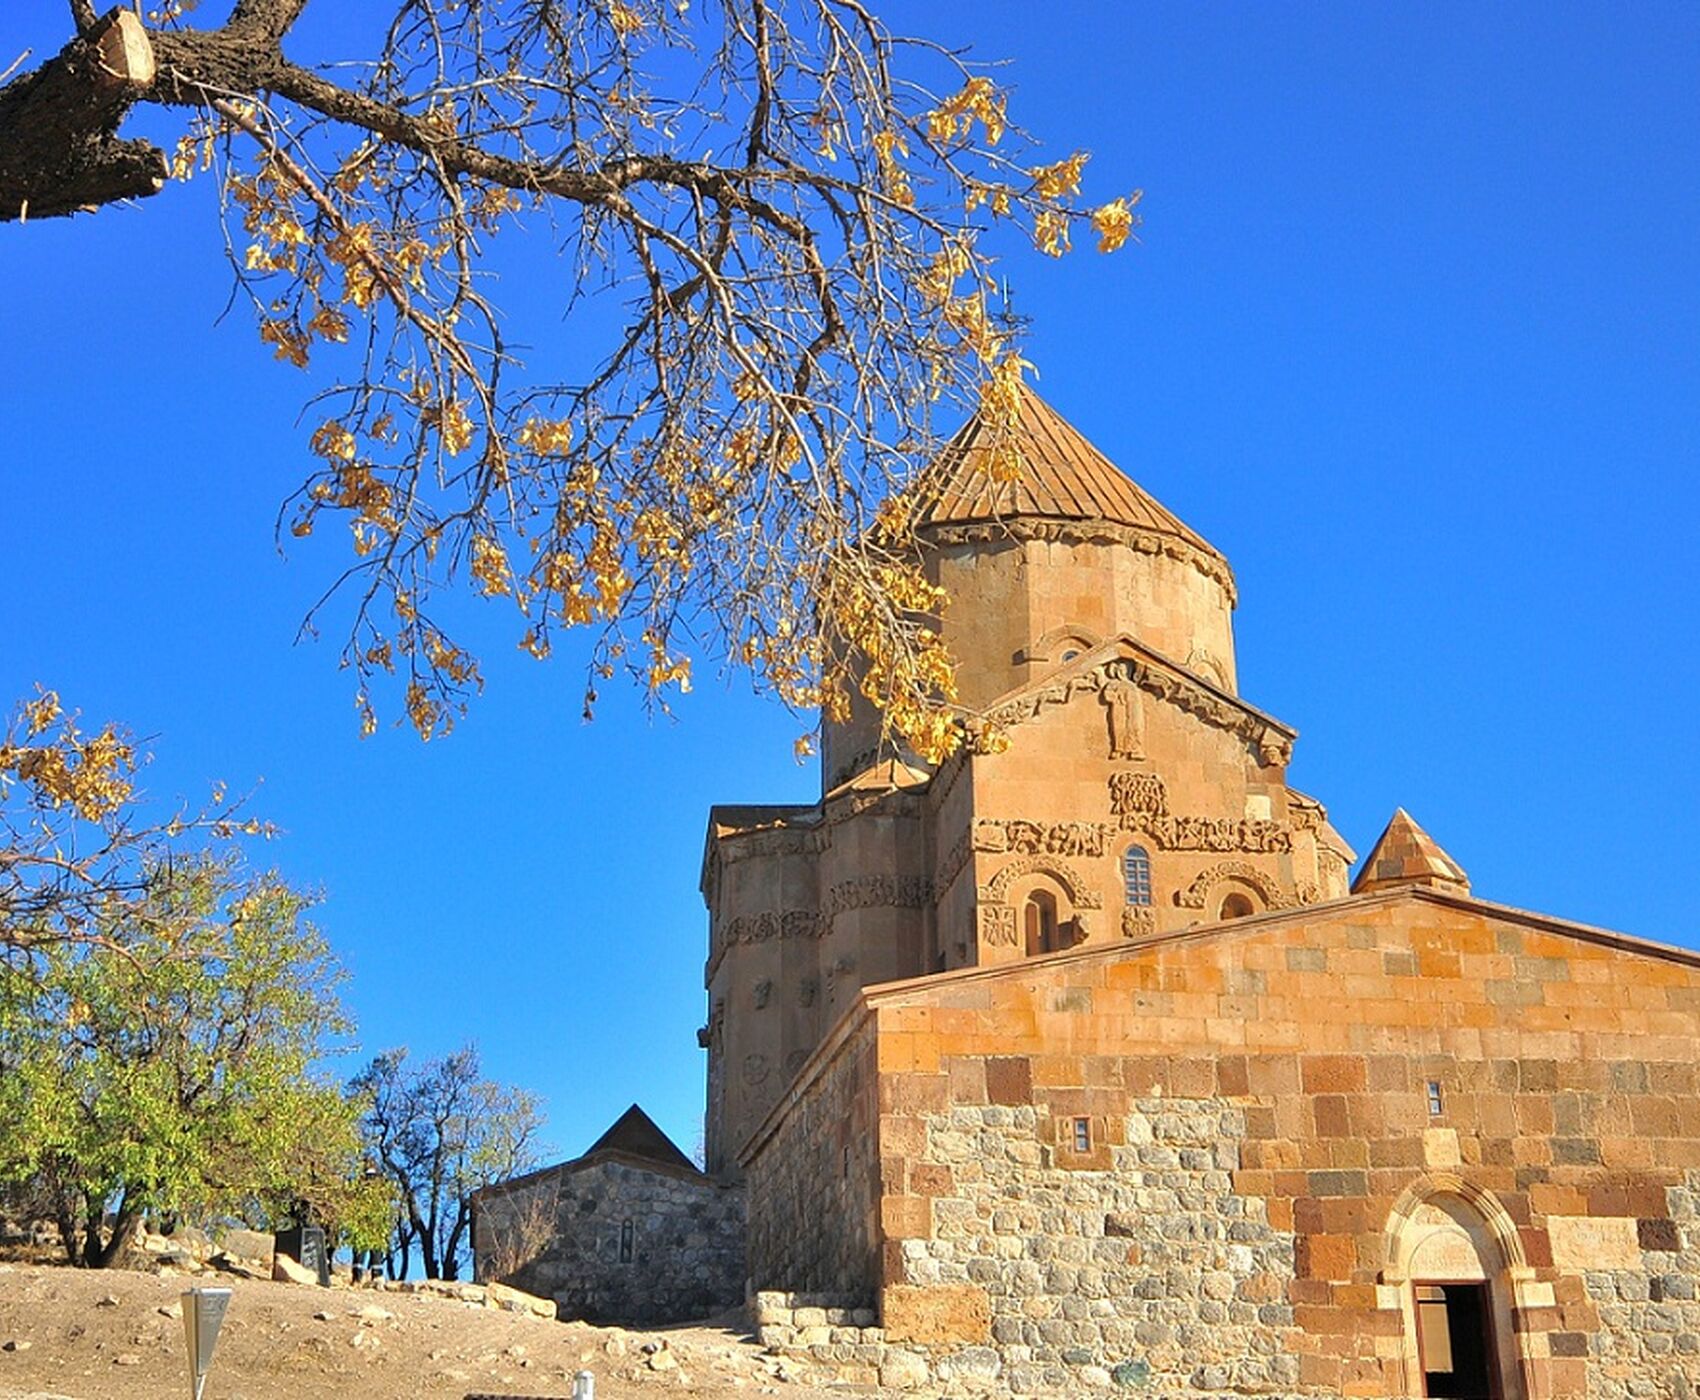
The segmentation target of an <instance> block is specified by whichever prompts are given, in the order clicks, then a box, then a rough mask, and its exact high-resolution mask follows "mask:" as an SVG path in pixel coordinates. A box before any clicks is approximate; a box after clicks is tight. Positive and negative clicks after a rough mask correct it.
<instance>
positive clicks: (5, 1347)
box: [0, 1337, 35, 1351]
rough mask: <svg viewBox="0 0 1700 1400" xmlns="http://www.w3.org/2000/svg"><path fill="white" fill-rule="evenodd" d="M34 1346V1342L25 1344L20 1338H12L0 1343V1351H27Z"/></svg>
mask: <svg viewBox="0 0 1700 1400" xmlns="http://www.w3.org/2000/svg"><path fill="white" fill-rule="evenodd" d="M34 1345H35V1343H34V1342H26V1341H25V1340H24V1339H23V1338H22V1337H13V1338H11V1339H10V1340H8V1341H4V1342H0V1351H28V1350H29V1349H30V1348H31V1347H33V1346H34Z"/></svg>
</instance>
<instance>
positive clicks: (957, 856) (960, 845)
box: [933, 836, 974, 899]
mask: <svg viewBox="0 0 1700 1400" xmlns="http://www.w3.org/2000/svg"><path fill="white" fill-rule="evenodd" d="M973 854H974V842H973V839H972V838H971V837H969V836H964V837H962V839H961V840H959V841H958V842H957V843H956V844H955V845H954V846H952V847H951V848H950V850H948V851H947V852H945V857H944V859H943V860H941V861H940V862H939V865H938V869H937V870H935V871H934V872H933V891H934V893H935V894H936V895H937V896H938V898H940V899H943V898H944V895H945V891H946V890H948V889H949V888H950V887H951V886H952V885H954V884H955V883H956V877H957V876H958V875H960V874H961V873H962V867H963V866H965V865H967V864H968V858H969V857H970V856H971V855H973Z"/></svg>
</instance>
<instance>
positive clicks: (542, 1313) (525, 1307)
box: [485, 1283, 555, 1321]
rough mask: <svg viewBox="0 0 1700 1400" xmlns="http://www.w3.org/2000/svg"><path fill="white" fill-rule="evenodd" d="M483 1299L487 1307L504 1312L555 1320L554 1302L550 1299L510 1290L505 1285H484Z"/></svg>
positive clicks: (518, 1290)
mask: <svg viewBox="0 0 1700 1400" xmlns="http://www.w3.org/2000/svg"><path fill="white" fill-rule="evenodd" d="M485 1298H486V1301H487V1304H488V1306H490V1307H492V1308H500V1309H502V1310H503V1311H504V1312H517V1313H529V1314H531V1315H532V1316H533V1317H542V1318H548V1319H549V1320H550V1321H554V1319H555V1302H554V1300H553V1299H551V1298H539V1297H537V1296H535V1295H534V1294H531V1293H526V1292H523V1291H521V1290H520V1289H518V1288H510V1287H509V1286H508V1285H507V1284H505V1283H490V1284H486V1285H485Z"/></svg>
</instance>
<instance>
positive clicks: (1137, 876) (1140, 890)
mask: <svg viewBox="0 0 1700 1400" xmlns="http://www.w3.org/2000/svg"><path fill="white" fill-rule="evenodd" d="M1122 888H1123V889H1124V890H1126V891H1127V902H1128V903H1129V904H1139V905H1146V904H1149V903H1151V856H1150V854H1149V853H1148V852H1147V851H1146V849H1145V847H1143V846H1129V847H1128V848H1127V850H1126V851H1124V852H1123V853H1122Z"/></svg>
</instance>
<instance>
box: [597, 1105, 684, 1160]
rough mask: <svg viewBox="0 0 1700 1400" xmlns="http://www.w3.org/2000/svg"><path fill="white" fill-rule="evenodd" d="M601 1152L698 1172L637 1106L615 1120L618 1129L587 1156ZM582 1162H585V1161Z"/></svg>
mask: <svg viewBox="0 0 1700 1400" xmlns="http://www.w3.org/2000/svg"><path fill="white" fill-rule="evenodd" d="M598 1152H620V1153H623V1154H625V1155H626V1156H627V1157H642V1158H644V1159H645V1160H647V1161H651V1162H658V1163H660V1164H661V1165H662V1166H664V1167H683V1168H684V1169H685V1170H686V1171H693V1172H694V1171H695V1170H696V1164H695V1163H694V1162H692V1161H691V1159H690V1158H689V1157H687V1156H685V1154H684V1153H683V1152H681V1151H679V1149H678V1147H677V1146H675V1144H674V1142H673V1139H672V1138H670V1137H668V1136H667V1134H666V1133H664V1132H662V1131H661V1129H660V1128H659V1127H657V1126H656V1123H655V1120H654V1119H653V1118H651V1117H650V1116H649V1115H648V1114H647V1113H645V1112H644V1111H643V1110H642V1109H641V1108H639V1107H638V1106H637V1105H636V1104H635V1103H634V1104H633V1105H632V1106H631V1107H630V1108H628V1109H627V1110H626V1111H625V1112H624V1113H622V1114H621V1115H620V1116H619V1117H618V1118H616V1119H615V1120H614V1126H613V1127H611V1128H609V1129H608V1131H607V1132H605V1133H603V1134H602V1136H601V1137H599V1138H597V1139H596V1141H595V1142H593V1143H591V1144H590V1147H589V1149H588V1150H587V1151H586V1152H585V1154H584V1155H585V1156H586V1157H594V1156H595V1155H596V1154H597V1153H598ZM581 1160H582V1159H581Z"/></svg>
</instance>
